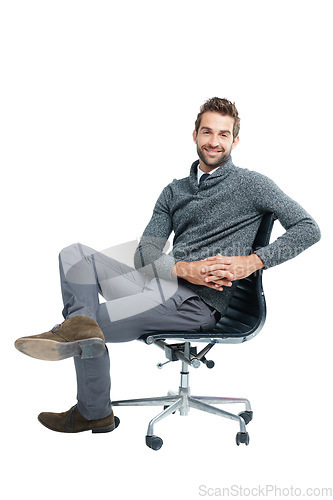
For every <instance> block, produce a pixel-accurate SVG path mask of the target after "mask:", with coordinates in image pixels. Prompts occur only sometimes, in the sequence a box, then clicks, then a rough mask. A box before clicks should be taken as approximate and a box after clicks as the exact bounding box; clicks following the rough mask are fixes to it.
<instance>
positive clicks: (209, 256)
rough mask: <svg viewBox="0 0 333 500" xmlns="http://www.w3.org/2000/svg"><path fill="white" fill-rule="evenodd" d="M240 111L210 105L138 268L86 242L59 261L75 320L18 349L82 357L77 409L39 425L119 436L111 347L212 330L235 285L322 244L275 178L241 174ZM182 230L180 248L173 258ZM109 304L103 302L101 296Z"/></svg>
mask: <svg viewBox="0 0 333 500" xmlns="http://www.w3.org/2000/svg"><path fill="white" fill-rule="evenodd" d="M239 123H240V119H239V116H238V112H237V109H236V107H235V105H234V104H233V103H231V102H230V101H228V100H227V99H220V98H218V97H214V98H212V99H209V100H208V101H207V102H205V103H204V104H203V106H201V109H200V112H199V114H198V116H197V119H196V122H195V130H194V132H193V139H194V142H195V143H196V146H197V153H198V156H199V160H196V161H195V162H194V163H193V164H192V166H191V170H190V174H189V176H186V177H184V178H182V179H179V180H176V179H175V180H174V181H172V182H171V183H170V184H168V185H167V186H166V187H165V188H164V189H163V191H162V193H161V194H160V196H159V198H158V200H157V202H156V204H155V207H154V210H153V214H152V217H151V219H150V221H149V223H148V225H147V227H146V229H145V231H144V233H143V235H142V237H141V239H140V242H139V245H138V247H137V249H136V252H135V255H134V265H135V269H134V268H132V267H129V266H127V265H125V264H122V263H120V262H118V261H116V260H114V259H112V258H111V257H109V256H107V255H105V254H103V253H100V252H97V251H95V250H93V249H92V248H89V247H87V246H85V245H82V244H80V243H77V244H73V245H70V246H69V247H67V248H64V249H63V250H62V251H61V252H60V255H59V260H60V277H61V288H62V296H63V302H64V309H63V316H64V319H65V321H63V323H61V324H58V325H56V326H55V327H54V328H52V329H51V330H49V331H47V332H45V333H43V334H38V335H33V336H28V337H21V338H19V339H18V340H17V341H16V342H15V346H16V348H17V349H18V350H20V351H21V352H23V353H25V354H27V355H29V356H32V357H35V358H39V359H45V360H59V359H64V358H68V357H71V356H73V357H74V362H75V368H76V375H77V385H78V388H77V404H76V405H74V406H73V407H72V408H71V409H70V410H68V411H66V412H62V413H50V412H43V413H41V414H40V415H39V416H38V419H39V421H40V422H41V423H42V424H43V425H44V426H45V427H47V428H49V429H51V430H55V431H59V432H81V431H87V430H91V431H92V432H109V431H112V430H113V429H114V428H115V427H116V426H117V421H116V420H115V418H114V415H113V411H112V402H111V400H110V373H109V368H110V363H109V356H108V350H107V348H106V345H105V342H110V343H112V342H126V341H130V340H134V339H138V338H139V337H140V336H141V335H143V334H147V333H148V334H149V333H151V332H153V331H159V330H163V331H165V330H172V331H192V332H193V331H197V332H198V331H206V330H210V329H212V328H213V327H214V326H215V324H216V322H217V321H219V319H220V318H221V316H222V315H224V314H225V312H226V309H227V307H228V303H229V301H230V299H231V297H232V294H233V290H234V289H235V282H236V281H237V280H239V279H241V278H244V277H246V276H248V275H250V274H252V273H253V272H255V271H256V270H257V269H262V268H264V269H268V268H269V267H272V266H276V265H278V264H281V263H282V262H284V261H286V260H288V259H291V258H292V257H295V256H296V255H298V254H299V253H300V252H301V251H303V250H305V249H306V248H308V247H309V246H310V245H312V244H314V243H315V242H317V241H318V240H319V238H320V231H319V228H318V226H317V224H316V222H315V221H314V220H313V219H312V217H311V216H310V215H309V214H308V213H307V212H306V211H305V210H304V209H303V208H302V207H301V206H300V205H299V204H298V203H296V202H295V201H294V200H292V199H291V198H289V197H288V196H287V195H286V194H284V193H283V192H282V191H281V190H280V189H279V188H278V187H277V186H276V184H274V182H273V181H271V180H270V179H269V178H267V177H265V176H264V175H262V174H259V173H257V172H253V171H250V170H247V169H244V168H240V167H236V166H235V165H234V164H233V162H232V159H231V152H232V150H233V149H234V148H235V147H236V146H237V144H238V142H239ZM267 212H273V213H274V215H275V216H276V218H278V219H279V220H280V222H281V224H282V226H283V227H284V228H285V233H284V234H283V235H282V236H280V237H279V238H278V239H277V240H275V241H273V242H272V243H271V244H269V245H268V246H266V247H264V248H261V249H259V250H256V251H255V252H253V251H252V245H253V242H254V239H255V236H256V233H257V231H258V228H259V225H260V222H261V220H262V217H263V215H264V214H265V213H267ZM172 231H174V238H173V248H172V251H171V252H170V253H169V254H166V253H165V252H164V247H165V244H166V242H167V240H168V238H169V236H170V234H171V232H172ZM99 294H101V295H102V296H103V297H104V298H105V300H106V301H105V302H103V303H101V304H100V303H99V298H98V295H99Z"/></svg>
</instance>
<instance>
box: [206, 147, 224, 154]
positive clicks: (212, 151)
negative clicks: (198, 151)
mask: <svg viewBox="0 0 333 500" xmlns="http://www.w3.org/2000/svg"><path fill="white" fill-rule="evenodd" d="M204 150H205V151H206V152H207V153H208V154H209V155H211V156H216V155H218V154H220V153H222V151H221V150H220V149H209V148H204Z"/></svg>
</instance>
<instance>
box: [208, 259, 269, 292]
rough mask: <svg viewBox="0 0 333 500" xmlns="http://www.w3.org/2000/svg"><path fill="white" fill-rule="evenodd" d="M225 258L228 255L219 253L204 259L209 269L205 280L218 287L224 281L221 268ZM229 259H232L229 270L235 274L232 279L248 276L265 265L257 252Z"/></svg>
mask: <svg viewBox="0 0 333 500" xmlns="http://www.w3.org/2000/svg"><path fill="white" fill-rule="evenodd" d="M225 259H226V257H223V256H222V255H220V254H218V255H216V256H214V257H208V258H207V259H205V261H204V262H205V263H206V267H207V271H208V276H206V277H205V281H206V282H209V283H215V287H216V288H218V287H219V286H221V284H223V283H224V275H223V271H222V269H221V268H222V267H223V266H224V262H225ZM228 259H229V261H230V265H229V266H228V271H229V272H230V273H231V274H232V275H233V277H232V278H231V280H232V281H234V280H241V279H243V278H246V277H247V276H249V275H250V274H252V273H254V272H255V271H257V270H258V269H262V268H263V267H264V264H263V262H262V260H261V259H260V257H258V255H257V254H251V255H240V256H234V257H228Z"/></svg>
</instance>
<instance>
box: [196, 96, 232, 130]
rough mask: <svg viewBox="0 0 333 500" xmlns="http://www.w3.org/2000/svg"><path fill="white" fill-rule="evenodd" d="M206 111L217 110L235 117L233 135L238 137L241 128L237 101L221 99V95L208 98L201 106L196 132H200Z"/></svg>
mask: <svg viewBox="0 0 333 500" xmlns="http://www.w3.org/2000/svg"><path fill="white" fill-rule="evenodd" d="M206 111H217V112H218V113H221V115H228V116H231V117H232V118H234V127H233V137H234V138H235V137H237V136H238V134H239V128H240V118H239V116H238V111H237V108H236V106H235V103H232V102H230V101H228V99H221V98H220V97H212V98H211V99H208V101H206V102H205V103H204V104H203V105H202V106H201V108H200V112H199V114H198V116H197V119H196V120H195V132H196V133H198V131H199V128H200V123H201V118H202V115H203V114H204V113H206Z"/></svg>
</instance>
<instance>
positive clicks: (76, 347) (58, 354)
mask: <svg viewBox="0 0 333 500" xmlns="http://www.w3.org/2000/svg"><path fill="white" fill-rule="evenodd" d="M15 347H16V349H17V350H18V351H20V352H22V353H23V354H26V355H27V356H30V357H31V358H36V359H43V360H45V361H60V360H61V359H66V358H71V357H73V356H80V357H81V359H90V358H97V357H98V356H102V354H104V352H105V343H104V342H103V340H102V339H99V338H91V339H87V340H77V341H75V342H57V341H55V340H49V339H31V338H30V339H29V338H26V339H25V338H21V339H18V340H16V342H15Z"/></svg>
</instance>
